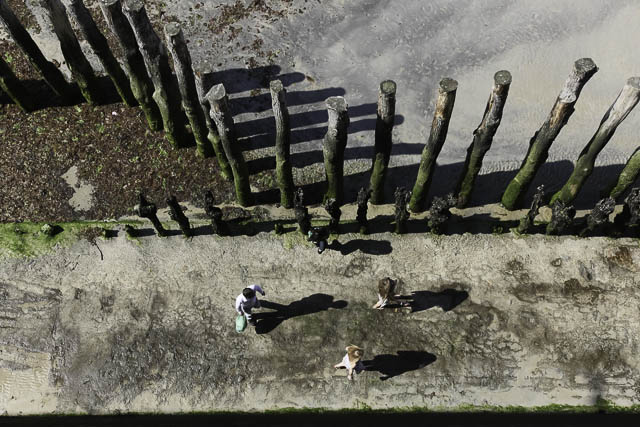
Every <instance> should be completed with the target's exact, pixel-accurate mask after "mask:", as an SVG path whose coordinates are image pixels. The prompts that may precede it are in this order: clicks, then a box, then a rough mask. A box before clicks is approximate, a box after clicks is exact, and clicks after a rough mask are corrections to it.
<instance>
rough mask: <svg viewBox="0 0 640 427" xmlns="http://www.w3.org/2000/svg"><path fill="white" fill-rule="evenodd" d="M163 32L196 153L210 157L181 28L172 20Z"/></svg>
mask: <svg viewBox="0 0 640 427" xmlns="http://www.w3.org/2000/svg"><path fill="white" fill-rule="evenodd" d="M164 34H165V38H166V40H167V46H168V48H169V52H171V57H172V58H173V65H174V69H175V71H176V77H177V79H178V88H179V89H180V95H182V108H183V109H184V112H185V114H186V115H187V119H189V123H190V124H191V130H192V131H193V136H194V138H195V140H196V145H197V146H198V153H199V154H200V155H201V156H202V157H211V156H213V155H214V151H213V147H212V146H211V142H210V141H209V139H207V133H208V132H207V124H206V122H205V120H204V111H203V110H202V106H201V105H200V100H199V99H198V90H197V89H196V80H195V78H194V77H193V68H192V66H191V55H190V54H189V49H188V48H187V43H186V42H185V40H184V36H183V34H182V30H181V29H180V27H179V26H178V25H177V24H175V23H173V22H172V23H169V24H167V25H165V27H164Z"/></svg>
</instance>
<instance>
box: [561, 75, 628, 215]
mask: <svg viewBox="0 0 640 427" xmlns="http://www.w3.org/2000/svg"><path fill="white" fill-rule="evenodd" d="M639 100H640V77H631V78H630V79H629V80H627V84H626V85H624V87H623V88H622V91H620V94H618V97H617V98H616V100H615V101H614V102H613V104H612V105H611V107H609V109H608V110H607V112H606V113H605V115H604V117H603V118H602V121H601V122H600V126H598V130H596V133H595V134H593V136H592V137H591V140H590V141H589V142H588V143H587V145H586V146H585V147H584V148H583V150H582V152H581V153H580V156H579V157H578V160H577V161H576V165H575V167H574V168H573V172H572V173H571V176H570V177H569V179H567V182H566V183H565V184H564V186H563V187H562V188H561V189H560V191H558V192H557V193H556V194H554V195H553V197H552V198H551V202H550V204H551V205H553V204H554V203H555V202H556V201H557V200H562V201H563V202H564V203H565V204H568V203H571V202H573V201H574V200H575V198H576V196H577V195H578V193H579V192H580V189H581V188H582V186H583V185H584V183H585V181H586V180H587V178H588V177H589V175H591V173H592V172H593V167H594V165H595V163H596V157H597V156H598V154H599V153H600V151H602V149H603V148H604V146H605V145H606V144H607V142H609V140H611V137H612V136H613V134H614V132H615V131H616V129H617V127H618V125H620V123H622V121H623V120H624V119H625V118H626V117H627V115H628V114H629V113H630V112H631V110H633V107H635V106H636V104H637V103H638V101H639Z"/></svg>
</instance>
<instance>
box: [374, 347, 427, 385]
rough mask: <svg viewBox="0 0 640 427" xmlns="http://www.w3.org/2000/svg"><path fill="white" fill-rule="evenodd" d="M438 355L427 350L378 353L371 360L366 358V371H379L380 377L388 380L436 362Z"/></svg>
mask: <svg viewBox="0 0 640 427" xmlns="http://www.w3.org/2000/svg"><path fill="white" fill-rule="evenodd" d="M436 359H437V357H436V356H435V355H434V354H431V353H428V352H426V351H402V350H401V351H398V354H397V355H395V354H378V355H376V356H374V357H373V359H371V360H364V361H363V362H362V364H363V365H364V370H365V371H377V372H380V374H382V376H381V377H380V379H381V380H382V381H386V380H388V379H389V378H393V377H397V376H398V375H402V374H404V373H405V372H409V371H415V370H416V369H422V368H424V367H425V366H427V365H429V364H431V363H433V362H435V361H436Z"/></svg>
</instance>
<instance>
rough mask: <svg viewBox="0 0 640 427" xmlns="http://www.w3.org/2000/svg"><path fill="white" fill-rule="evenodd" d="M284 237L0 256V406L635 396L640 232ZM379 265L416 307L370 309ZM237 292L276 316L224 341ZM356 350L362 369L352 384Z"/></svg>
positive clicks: (244, 405)
mask: <svg viewBox="0 0 640 427" xmlns="http://www.w3.org/2000/svg"><path fill="white" fill-rule="evenodd" d="M292 234H293V233H289V234H287V235H286V236H287V237H285V239H283V238H281V237H277V236H274V235H273V234H266V233H261V234H259V235H257V236H254V237H234V238H219V237H215V236H198V237H196V238H194V239H192V240H185V239H183V238H182V237H177V236H173V237H169V238H165V239H158V238H155V237H146V238H141V239H140V241H139V242H136V241H131V240H128V239H126V238H125V237H124V233H123V232H120V233H119V236H118V237H116V238H114V239H111V240H108V241H102V240H99V239H98V241H97V245H98V246H97V247H96V246H94V245H91V244H90V243H89V242H87V241H79V242H77V243H76V244H74V245H73V246H72V247H69V248H59V249H57V250H56V251H55V252H54V253H52V254H49V255H44V256H40V257H38V258H3V259H0V413H5V414H9V415H17V414H34V413H52V412H64V413H117V412H118V411H127V412H138V411H145V412H147V411H151V412H183V411H210V410H211V411H213V410H250V409H256V410H261V409H273V408H277V407H326V408H353V407H362V406H364V405H367V406H369V407H372V408H387V407H409V406H421V407H430V408H448V409H455V408H457V407H459V406H460V405H465V404H473V405H500V406H502V405H524V406H541V405H548V404H552V403H556V404H574V405H592V404H594V403H595V402H596V400H597V399H598V398H602V399H607V400H608V401H611V402H613V403H615V404H618V405H631V404H637V403H639V402H640V388H639V385H640V366H639V365H640V363H639V361H638V358H637V350H638V335H637V331H638V326H639V325H638V324H639V318H638V312H639V311H638V309H639V308H640V305H639V302H640V297H639V291H638V285H639V284H640V274H639V270H640V247H639V246H638V241H637V240H630V239H618V240H613V239H607V238H590V239H577V238H547V237H542V236H535V237H526V238H514V237H512V236H509V235H505V236H493V235H468V234H465V235H457V236H448V237H438V236H431V235H428V234H410V235H406V236H400V237H399V236H395V235H392V234H387V233H384V234H377V235H374V236H370V237H367V238H365V239H362V238H361V237H360V236H357V235H346V236H340V238H339V240H340V242H341V244H340V245H335V246H334V248H338V249H340V250H339V251H338V250H328V251H327V252H325V253H324V254H322V255H318V254H317V252H316V250H315V248H313V247H310V246H308V244H306V243H304V242H302V240H300V241H299V242H298V241H297V240H296V238H292V237H291V236H292ZM288 247H290V248H288ZM101 253H102V256H103V259H102V260H101ZM385 276H391V277H397V278H399V279H400V280H401V281H402V284H401V289H400V290H401V293H402V294H407V295H410V294H411V293H412V292H417V293H416V294H414V297H415V301H417V305H416V311H415V312H413V313H409V312H408V311H398V312H394V311H393V310H385V311H378V310H372V309H371V308H370V307H371V306H372V305H373V303H374V302H375V301H376V294H375V281H376V280H377V279H378V278H381V277H385ZM250 283H260V284H261V285H263V286H264V288H265V290H266V292H267V296H266V297H265V298H264V300H266V301H270V302H271V303H272V304H269V303H266V304H264V305H265V306H270V307H271V309H269V308H264V309H263V310H262V311H263V312H270V311H273V308H276V309H277V310H276V311H277V313H276V314H272V315H264V316H263V318H262V319H260V320H259V321H258V327H257V328H256V330H255V331H254V330H251V329H248V330H247V331H245V332H244V333H242V334H238V333H236V332H235V330H234V315H235V312H234V310H233V301H234V298H235V296H236V295H237V294H238V293H239V292H240V290H241V289H242V288H243V287H244V286H245V285H246V284H250ZM277 304H281V305H283V306H285V307H282V306H278V305H277ZM256 332H258V333H256ZM352 343H353V344H357V345H359V346H361V347H363V348H364V349H365V357H364V360H365V361H369V366H370V369H371V370H367V371H365V372H362V373H360V374H359V375H356V376H355V379H354V381H353V382H349V381H347V379H346V377H345V376H346V374H345V372H344V370H342V371H336V370H334V369H333V367H332V365H333V364H335V363H337V362H338V361H340V359H341V358H342V356H343V355H344V347H345V346H346V345H348V344H352Z"/></svg>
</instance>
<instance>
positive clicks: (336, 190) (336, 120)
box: [322, 96, 349, 206]
mask: <svg viewBox="0 0 640 427" xmlns="http://www.w3.org/2000/svg"><path fill="white" fill-rule="evenodd" d="M326 104H327V111H328V113H329V127H328V129H327V133H326V135H325V136H324V140H323V141H322V154H323V156H324V169H325V175H326V178H327V191H326V193H325V195H324V200H328V199H336V202H337V203H338V206H342V203H343V202H344V184H343V180H344V176H343V175H344V149H345V148H346V146H347V127H348V126H349V113H348V112H347V101H346V100H345V99H344V98H343V97H341V96H332V97H330V98H328V99H327V101H326Z"/></svg>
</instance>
